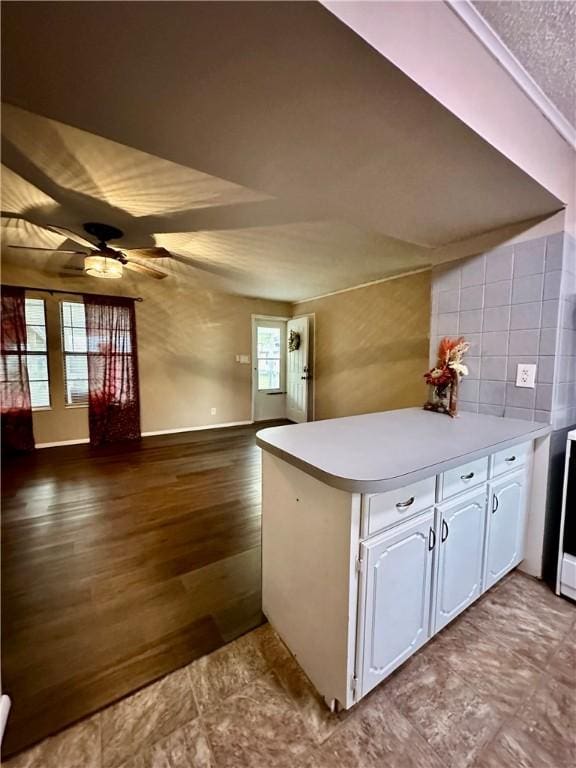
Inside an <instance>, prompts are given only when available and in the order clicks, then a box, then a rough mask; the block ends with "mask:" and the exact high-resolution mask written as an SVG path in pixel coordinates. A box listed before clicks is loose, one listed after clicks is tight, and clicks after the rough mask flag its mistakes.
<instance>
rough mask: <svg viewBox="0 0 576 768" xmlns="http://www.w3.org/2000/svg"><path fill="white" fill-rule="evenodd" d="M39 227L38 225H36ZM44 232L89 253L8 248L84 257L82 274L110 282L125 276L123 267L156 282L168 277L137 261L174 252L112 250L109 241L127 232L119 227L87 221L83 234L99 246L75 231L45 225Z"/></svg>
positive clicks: (166, 256) (146, 249)
mask: <svg viewBox="0 0 576 768" xmlns="http://www.w3.org/2000/svg"><path fill="white" fill-rule="evenodd" d="M36 226H38V225H36ZM41 226H42V229H47V230H48V231H50V232H55V233H57V234H59V235H63V236H65V237H66V238H68V239H70V240H73V241H74V242H75V243H78V244H79V245H82V246H84V248H86V249H88V251H86V250H84V251H80V250H78V251H76V250H70V249H69V248H39V247H36V246H33V245H30V246H28V245H8V247H9V248H23V249H25V250H30V251H53V252H55V253H71V254H77V255H83V256H84V257H85V258H84V268H83V271H84V272H85V273H86V274H87V275H90V276H91V277H101V278H107V279H114V278H120V277H122V273H123V270H124V268H126V269H129V270H131V271H132V272H139V273H140V274H142V275H147V276H148V277H153V278H155V279H156V280H163V279H164V278H165V277H168V275H167V274H166V272H162V271H161V270H159V269H156V268H155V267H149V266H146V265H144V264H140V263H139V262H138V261H133V258H134V257H136V259H160V258H170V257H171V253H170V251H167V250H166V248H161V247H154V248H124V249H123V250H119V249H116V248H112V247H111V246H109V245H108V241H109V240H119V239H120V238H122V237H124V232H122V230H121V229H118V228H117V227H113V226H110V225H109V224H100V223H98V222H92V221H89V222H86V223H85V224H83V225H82V226H83V228H84V231H85V232H86V233H87V234H88V235H92V237H95V238H96V241H97V242H96V243H92V242H90V241H89V240H87V239H86V238H84V237H82V236H81V235H77V234H76V232H73V231H72V230H69V229H66V228H65V227H59V226H52V225H50V226H46V225H41Z"/></svg>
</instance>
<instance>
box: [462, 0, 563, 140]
mask: <svg viewBox="0 0 576 768" xmlns="http://www.w3.org/2000/svg"><path fill="white" fill-rule="evenodd" d="M474 6H475V7H476V9H477V10H478V11H479V13H481V14H482V16H483V17H484V18H485V19H486V21H487V22H488V23H489V24H490V26H491V27H492V29H493V30H494V31H495V32H496V34H497V35H498V36H499V37H500V38H501V39H502V40H503V41H504V43H506V45H507V46H508V48H509V49H510V50H511V51H512V53H513V54H514V55H515V56H516V58H517V59H518V60H519V61H520V63H521V64H522V65H523V66H524V68H525V69H526V70H527V71H528V72H529V73H530V75H532V77H533V78H534V80H535V81H536V83H537V84H538V85H539V86H540V88H541V89H542V90H543V91H544V93H545V94H546V95H547V96H548V98H549V99H550V100H551V101H552V102H553V103H554V104H555V105H556V106H557V107H558V109H559V110H560V112H562V114H563V115H564V116H565V117H566V118H567V119H568V120H569V121H570V122H571V123H572V125H574V126H576V3H575V2H572V1H568V2H567V1H565V0H544V1H543V2H541V1H540V0H489V1H485V0H478V1H477V2H474Z"/></svg>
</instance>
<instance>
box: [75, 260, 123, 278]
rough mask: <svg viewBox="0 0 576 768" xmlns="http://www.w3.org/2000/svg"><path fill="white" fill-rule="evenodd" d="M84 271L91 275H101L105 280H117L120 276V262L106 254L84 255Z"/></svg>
mask: <svg viewBox="0 0 576 768" xmlns="http://www.w3.org/2000/svg"><path fill="white" fill-rule="evenodd" d="M84 271H85V272H86V274H87V275H90V276H91V277H101V278H105V279H106V280H117V279H118V278H119V277H122V264H121V263H120V262H119V261H117V260H116V259H111V258H108V257H106V256H86V258H85V259H84Z"/></svg>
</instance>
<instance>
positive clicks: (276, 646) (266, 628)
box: [252, 623, 293, 668]
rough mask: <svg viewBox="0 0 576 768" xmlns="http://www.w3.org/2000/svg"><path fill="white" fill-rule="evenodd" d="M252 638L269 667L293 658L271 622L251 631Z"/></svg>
mask: <svg viewBox="0 0 576 768" xmlns="http://www.w3.org/2000/svg"><path fill="white" fill-rule="evenodd" d="M252 639H253V641H254V643H256V646H257V647H258V650H259V651H260V653H261V654H262V656H263V657H264V659H265V660H266V663H267V664H268V666H270V667H272V668H273V667H277V666H279V665H282V664H285V663H286V662H287V661H290V659H292V658H293V656H292V654H291V653H290V651H289V650H288V648H287V647H286V646H285V645H284V643H283V642H282V640H281V639H280V636H279V635H278V633H277V632H276V631H275V630H274V629H273V628H272V625H271V624H268V623H266V624H263V625H262V626H261V627H258V629H255V630H254V632H252Z"/></svg>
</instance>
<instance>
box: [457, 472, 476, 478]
mask: <svg viewBox="0 0 576 768" xmlns="http://www.w3.org/2000/svg"><path fill="white" fill-rule="evenodd" d="M473 477H474V472H468V474H467V475H460V480H472V478H473Z"/></svg>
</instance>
